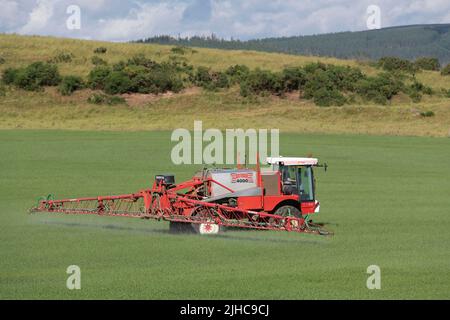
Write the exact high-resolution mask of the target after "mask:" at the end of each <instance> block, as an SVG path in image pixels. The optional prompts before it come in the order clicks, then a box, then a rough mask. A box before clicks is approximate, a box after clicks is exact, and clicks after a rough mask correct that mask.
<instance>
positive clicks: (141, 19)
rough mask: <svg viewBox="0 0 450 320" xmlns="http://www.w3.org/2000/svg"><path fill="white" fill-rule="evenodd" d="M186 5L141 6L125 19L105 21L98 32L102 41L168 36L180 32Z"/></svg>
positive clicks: (131, 11)
mask: <svg viewBox="0 0 450 320" xmlns="http://www.w3.org/2000/svg"><path fill="white" fill-rule="evenodd" d="M185 7H186V6H185V5H184V4H178V3H170V2H169V3H158V4H140V5H139V7H138V8H137V9H131V10H130V11H129V13H128V15H127V16H126V17H124V18H114V19H103V21H102V23H101V29H100V31H99V32H98V36H99V37H100V39H109V40H128V39H133V38H139V37H147V36H148V35H151V34H166V33H169V32H174V31H176V30H179V29H178V28H179V27H180V26H179V23H180V21H181V19H182V16H183V12H184V9H185Z"/></svg>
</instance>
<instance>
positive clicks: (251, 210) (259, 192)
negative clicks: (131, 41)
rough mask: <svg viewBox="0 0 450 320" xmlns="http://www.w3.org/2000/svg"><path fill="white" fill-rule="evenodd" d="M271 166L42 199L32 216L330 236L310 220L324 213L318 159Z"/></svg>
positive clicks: (201, 230)
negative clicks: (318, 196)
mask: <svg viewBox="0 0 450 320" xmlns="http://www.w3.org/2000/svg"><path fill="white" fill-rule="evenodd" d="M267 164H268V165H269V167H264V168H261V167H260V166H259V161H258V164H257V165H256V168H255V169H248V168H240V167H239V166H238V168H236V169H206V168H205V169H203V170H202V171H200V172H198V173H197V174H195V175H194V177H193V178H192V179H190V180H188V181H185V182H182V183H179V184H176V183H175V177H174V176H173V175H157V176H156V177H155V182H154V183H153V187H152V188H151V189H145V190H141V191H139V192H137V193H132V194H124V195H116V196H98V197H92V198H74V199H62V200H55V199H53V197H51V196H49V197H47V198H45V199H44V198H42V199H40V200H39V202H38V205H37V206H36V207H35V208H32V209H31V211H30V212H32V213H36V212H55V213H65V214H95V215H101V216H123V217H136V218H142V219H157V220H166V221H170V230H171V231H195V232H197V233H200V234H217V233H219V232H220V231H221V230H223V228H224V227H226V228H246V229H257V230H284V231H291V232H304V233H314V234H322V235H329V234H331V233H330V232H328V231H326V230H325V229H323V228H322V226H320V225H318V224H314V223H312V220H310V217H311V216H312V215H314V214H317V213H318V212H319V209H320V204H319V201H317V200H316V198H315V179H314V167H325V170H326V168H327V165H326V164H324V165H320V164H319V162H318V160H317V159H315V158H285V157H276V158H267Z"/></svg>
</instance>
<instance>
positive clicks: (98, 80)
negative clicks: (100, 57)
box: [88, 66, 111, 89]
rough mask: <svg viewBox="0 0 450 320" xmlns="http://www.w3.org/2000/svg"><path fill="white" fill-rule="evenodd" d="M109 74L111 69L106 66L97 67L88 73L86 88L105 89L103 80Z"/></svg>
mask: <svg viewBox="0 0 450 320" xmlns="http://www.w3.org/2000/svg"><path fill="white" fill-rule="evenodd" d="M110 73H111V69H110V68H108V67H106V66H98V67H95V68H94V69H92V70H91V72H89V75H88V86H89V88H91V89H103V88H104V87H105V79H106V78H107V77H108V76H109V74H110Z"/></svg>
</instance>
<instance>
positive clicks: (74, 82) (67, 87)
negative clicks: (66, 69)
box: [58, 76, 84, 96]
mask: <svg viewBox="0 0 450 320" xmlns="http://www.w3.org/2000/svg"><path fill="white" fill-rule="evenodd" d="M83 87H84V82H83V79H81V78H80V77H77V76H67V77H64V78H63V79H62V81H61V83H60V85H59V87H58V90H59V92H60V93H61V94H62V95H63V96H69V95H71V94H72V93H73V92H75V91H76V90H79V89H82V88H83Z"/></svg>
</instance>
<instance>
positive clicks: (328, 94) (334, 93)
mask: <svg viewBox="0 0 450 320" xmlns="http://www.w3.org/2000/svg"><path fill="white" fill-rule="evenodd" d="M314 103H315V104H316V105H318V106H321V107H329V106H342V105H344V104H345V103H346V99H345V97H344V96H343V95H342V93H340V92H339V90H337V89H327V88H320V89H319V90H317V91H316V92H314Z"/></svg>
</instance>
